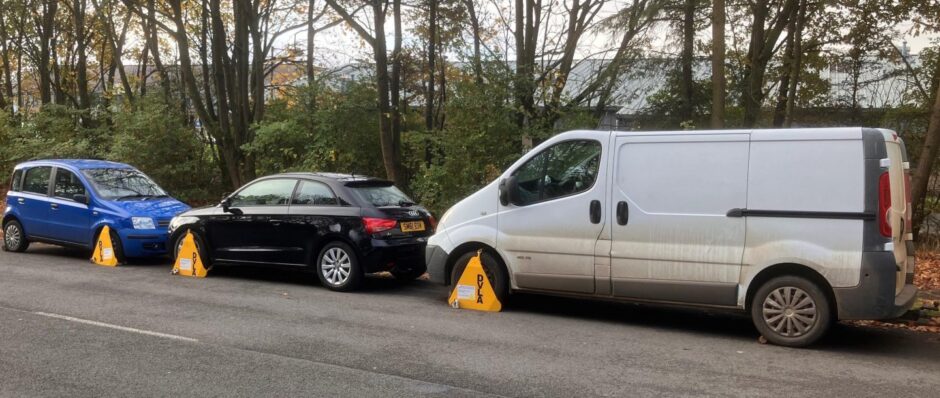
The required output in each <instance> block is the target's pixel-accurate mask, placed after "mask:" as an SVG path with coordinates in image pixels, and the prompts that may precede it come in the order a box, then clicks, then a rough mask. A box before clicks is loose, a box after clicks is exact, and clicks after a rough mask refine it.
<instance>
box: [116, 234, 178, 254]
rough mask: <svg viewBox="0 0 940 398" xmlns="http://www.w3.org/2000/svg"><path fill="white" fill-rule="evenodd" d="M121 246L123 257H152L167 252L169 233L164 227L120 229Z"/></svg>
mask: <svg viewBox="0 0 940 398" xmlns="http://www.w3.org/2000/svg"><path fill="white" fill-rule="evenodd" d="M118 236H120V237H121V247H122V249H124V256H125V257H153V256H162V255H164V254H166V253H167V243H166V242H167V238H168V237H169V234H168V233H167V231H166V230H165V229H133V228H127V229H121V230H118Z"/></svg>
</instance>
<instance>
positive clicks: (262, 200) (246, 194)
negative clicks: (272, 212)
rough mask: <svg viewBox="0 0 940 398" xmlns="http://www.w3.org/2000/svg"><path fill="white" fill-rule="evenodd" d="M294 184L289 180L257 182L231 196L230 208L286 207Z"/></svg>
mask: <svg viewBox="0 0 940 398" xmlns="http://www.w3.org/2000/svg"><path fill="white" fill-rule="evenodd" d="M296 184H297V180H290V179H275V180H264V181H258V182H256V183H254V184H251V185H249V186H247V187H245V189H242V190H241V191H240V192H238V193H237V194H235V196H232V199H231V202H232V207H244V206H287V204H288V203H289V202H290V196H291V193H293V192H294V185H296Z"/></svg>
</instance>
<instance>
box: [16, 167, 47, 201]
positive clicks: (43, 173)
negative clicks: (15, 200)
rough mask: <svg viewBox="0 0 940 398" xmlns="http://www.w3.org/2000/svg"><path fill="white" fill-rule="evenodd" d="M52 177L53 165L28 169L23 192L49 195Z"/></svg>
mask: <svg viewBox="0 0 940 398" xmlns="http://www.w3.org/2000/svg"><path fill="white" fill-rule="evenodd" d="M50 177H52V167H50V166H39V167H33V168H31V169H29V170H26V175H25V177H24V178H23V192H32V193H38V194H40V195H47V194H48V193H49V179H50Z"/></svg>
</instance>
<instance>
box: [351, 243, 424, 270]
mask: <svg viewBox="0 0 940 398" xmlns="http://www.w3.org/2000/svg"><path fill="white" fill-rule="evenodd" d="M370 246H371V247H370V248H369V249H368V250H366V251H364V254H363V256H362V258H361V259H360V260H361V263H362V267H363V270H365V272H366V273H372V272H382V271H394V270H400V271H407V270H412V269H417V268H424V267H425V263H424V248H425V246H427V241H426V239H403V240H382V239H372V241H371V242H370Z"/></svg>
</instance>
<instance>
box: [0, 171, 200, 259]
mask: <svg viewBox="0 0 940 398" xmlns="http://www.w3.org/2000/svg"><path fill="white" fill-rule="evenodd" d="M188 209H189V206H187V205H186V204H184V203H182V202H180V201H178V200H176V199H173V198H171V197H170V196H169V195H167V193H166V192H165V191H164V190H163V189H162V188H160V187H159V186H158V185H157V184H156V183H155V182H153V180H151V179H150V178H149V177H147V175H145V174H144V173H142V172H140V171H139V170H137V169H135V168H133V167H131V166H129V165H126V164H123V163H116V162H108V161H103V160H76V159H67V160H37V161H29V162H24V163H20V164H18V165H16V167H15V168H14V170H13V178H12V184H11V185H10V191H9V193H8V194H7V199H6V207H5V210H4V212H3V219H2V224H0V225H2V227H3V231H4V233H5V235H7V236H8V237H9V238H6V239H4V245H3V247H4V249H5V250H8V251H14V252H22V251H25V250H26V249H27V247H28V246H29V244H30V243H32V242H42V243H50V244H54V245H60V246H72V247H79V248H83V249H87V250H96V255H95V256H93V260H98V261H95V262H96V263H103V262H109V263H111V262H113V265H116V264H117V263H123V262H125V261H126V259H127V258H137V257H151V256H161V255H164V254H166V253H167V247H168V245H167V238H168V235H169V234H168V231H167V227H168V226H169V223H170V219H172V218H173V217H174V216H176V215H177V214H179V213H182V212H183V211H186V210H188ZM105 234H107V236H104V235H105ZM109 240H110V243H111V245H110V246H111V247H110V248H109V247H107V246H108V245H107V243H108V241H109ZM99 242H101V245H100V247H99V244H98V243H99ZM108 249H110V250H108ZM108 257H111V258H112V259H109V258H108ZM108 265H112V264H108Z"/></svg>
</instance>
